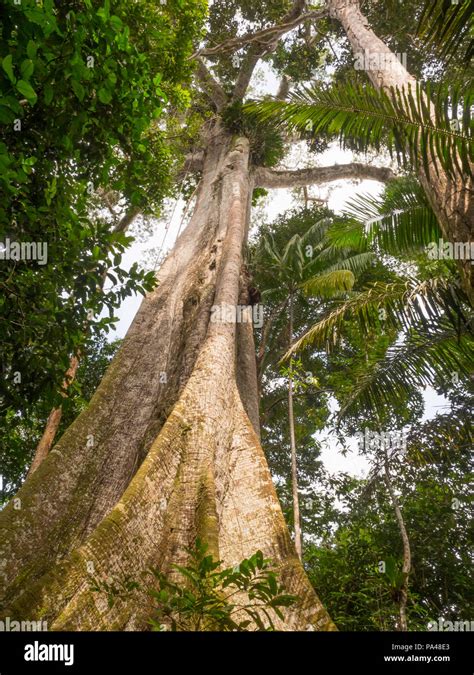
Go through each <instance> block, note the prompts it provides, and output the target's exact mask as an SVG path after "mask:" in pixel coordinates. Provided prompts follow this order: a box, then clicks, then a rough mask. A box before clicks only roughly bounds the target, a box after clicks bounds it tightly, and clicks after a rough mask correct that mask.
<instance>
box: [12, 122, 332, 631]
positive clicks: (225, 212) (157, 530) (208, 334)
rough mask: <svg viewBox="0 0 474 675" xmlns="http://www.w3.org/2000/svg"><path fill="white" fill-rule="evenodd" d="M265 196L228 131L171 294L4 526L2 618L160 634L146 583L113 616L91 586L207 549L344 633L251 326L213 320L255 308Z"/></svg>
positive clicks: (164, 287)
mask: <svg viewBox="0 0 474 675" xmlns="http://www.w3.org/2000/svg"><path fill="white" fill-rule="evenodd" d="M251 186H252V182H251V173H250V170H249V144H248V141H247V139H245V138H239V139H232V138H231V137H230V136H229V135H228V134H227V133H226V132H224V131H222V130H221V128H220V127H219V125H218V124H217V123H216V124H215V125H214V126H212V127H211V128H210V129H209V131H208V143H207V148H206V151H205V157H204V163H203V174H202V179H201V183H200V186H199V190H198V194H197V200H196V206H195V210H194V213H193V216H192V218H191V220H190V223H189V225H188V227H187V228H186V230H185V231H184V232H183V234H182V235H181V236H180V238H179V239H178V241H177V243H176V246H175V249H174V250H173V252H172V253H171V254H170V255H169V256H168V257H167V259H166V261H165V263H164V265H163V267H162V268H161V270H160V272H159V275H158V281H159V285H158V287H157V288H156V289H155V290H154V291H153V292H152V293H151V294H149V295H148V296H147V298H146V299H145V300H144V301H143V303H142V306H141V308H140V310H139V312H138V314H137V316H136V318H135V320H134V322H133V324H132V326H131V328H130V330H129V332H128V334H127V337H126V338H125V340H124V342H123V345H122V347H121V348H120V350H119V352H118V354H117V355H116V356H115V358H114V360H113V362H112V364H111V366H110V367H109V369H108V371H107V373H106V375H105V377H104V379H103V381H102V383H101V385H100V386H99V388H98V390H97V391H96V393H95V395H94V397H93V398H92V400H91V402H90V405H89V407H88V409H87V410H86V411H84V412H83V413H82V414H81V415H80V416H79V418H78V419H77V420H76V421H75V422H74V424H73V425H72V426H71V427H70V428H69V429H68V430H67V431H66V433H65V434H64V435H63V437H62V438H61V439H60V441H59V443H58V444H57V445H56V446H55V448H53V450H52V451H51V452H50V454H49V456H48V457H47V458H46V459H45V460H44V462H42V464H41V465H40V467H39V468H38V470H37V471H35V472H34V474H33V475H32V476H31V477H30V478H28V479H27V480H26V482H25V484H24V485H23V486H22V488H21V490H20V491H19V493H18V495H17V501H16V502H15V501H14V500H13V501H12V502H11V503H10V504H9V505H8V506H7V507H6V508H5V509H4V510H3V511H2V512H1V513H0V541H1V542H2V543H1V549H0V575H1V577H0V598H1V603H2V604H1V607H2V610H1V614H2V615H9V616H12V617H13V616H18V617H23V618H25V617H28V618H29V619H33V618H34V617H36V616H38V617H39V616H41V618H42V619H43V620H47V621H48V622H49V625H50V628H53V629H57V630H66V629H70V630H112V629H115V630H125V629H127V630H140V629H146V628H147V626H148V623H147V622H148V619H149V618H150V615H151V613H152V610H153V607H152V601H151V599H150V596H149V594H148V592H147V591H148V590H149V588H150V583H151V582H150V581H149V580H148V579H147V578H146V577H145V580H141V579H140V581H141V582H142V586H141V590H140V591H137V592H136V593H134V594H131V595H130V597H127V598H126V599H120V600H118V601H117V602H116V603H115V605H114V606H113V607H112V608H110V607H108V605H107V600H106V598H105V597H103V596H101V595H100V594H97V593H93V592H91V590H90V585H91V575H92V576H94V577H95V578H102V579H103V578H110V577H111V578H113V579H114V580H119V581H120V579H123V578H124V577H126V576H131V577H133V578H135V579H136V578H137V575H140V573H141V572H144V571H145V570H146V569H148V568H150V567H158V568H159V569H161V570H162V571H163V572H165V573H167V572H168V571H169V569H170V566H171V564H172V563H183V562H185V560H186V555H187V554H186V553H185V547H187V546H190V545H192V544H193V543H194V541H195V539H196V537H197V536H199V537H200V538H201V539H203V540H204V541H206V542H207V543H208V544H209V545H210V549H211V551H212V552H213V553H214V554H215V555H218V556H219V558H220V559H221V560H223V562H224V564H225V565H226V566H232V565H235V564H237V563H238V562H239V561H240V560H241V559H242V558H243V557H245V556H248V555H251V554H253V553H255V551H256V550H257V549H261V550H262V551H263V553H264V554H265V556H267V557H269V558H272V559H273V560H274V561H275V564H276V565H277V567H278V569H279V571H280V573H281V579H282V581H283V583H284V584H285V586H286V588H287V589H288V591H289V592H290V593H294V594H295V595H297V596H298V597H299V601H298V603H297V605H296V606H295V607H294V608H291V609H289V610H288V617H287V621H286V622H285V623H284V624H281V625H280V627H281V628H282V629H283V630H306V629H307V628H308V627H309V626H312V627H313V628H315V629H316V630H335V626H334V624H333V623H332V621H331V619H330V618H329V616H328V614H327V612H326V611H325V609H324V608H323V606H322V605H321V602H320V601H319V599H318V598H317V596H316V595H315V593H314V590H313V589H312V587H311V585H310V583H309V580H308V579H307V577H306V575H305V573H304V570H303V568H302V566H301V564H300V562H299V560H298V557H297V555H296V552H295V549H294V546H293V544H292V542H291V539H290V537H289V533H288V530H287V527H286V525H285V522H284V518H283V514H282V512H281V509H280V506H279V503H278V499H277V497H276V493H275V489H274V487H273V483H272V480H271V476H270V473H269V469H268V466H267V463H266V460H265V457H264V454H263V451H262V448H261V446H260V443H259V440H258V435H257V433H256V430H258V420H256V419H255V409H256V408H255V406H256V369H255V363H253V367H252V363H251V361H247V363H244V364H243V366H242V363H243V360H242V354H243V353H247V354H248V349H249V347H248V341H249V339H250V332H249V328H250V325H249V324H246V323H238V324H236V322H235V321H230V322H227V321H224V320H216V313H215V311H213V308H216V307H222V308H227V309H229V308H230V309H232V308H234V309H235V306H236V305H237V304H238V302H239V293H241V292H242V268H243V259H242V250H243V246H244V242H245V238H246V235H247V230H248V217H249V216H248V214H249V204H250V199H251ZM246 311H248V310H246ZM217 316H218V315H217ZM252 337H253V336H252ZM237 359H239V361H238V362H236V361H237ZM254 361H255V359H254ZM237 373H238V376H237ZM252 410H253V411H254V412H252ZM252 417H253V418H254V419H252V421H251V418H252ZM18 500H19V501H18Z"/></svg>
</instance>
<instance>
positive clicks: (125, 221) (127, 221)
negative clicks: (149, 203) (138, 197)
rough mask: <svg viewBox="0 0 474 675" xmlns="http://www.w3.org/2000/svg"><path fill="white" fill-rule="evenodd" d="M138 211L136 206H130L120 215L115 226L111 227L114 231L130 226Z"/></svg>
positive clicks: (123, 229)
mask: <svg viewBox="0 0 474 675" xmlns="http://www.w3.org/2000/svg"><path fill="white" fill-rule="evenodd" d="M139 213H140V209H139V208H138V206H131V207H130V208H129V209H128V211H126V213H125V214H124V215H123V216H122V217H121V219H120V220H119V221H118V223H117V224H116V226H115V227H114V228H113V231H114V232H125V230H127V229H128V227H130V225H131V224H132V223H133V221H134V220H135V218H136V217H137V216H138V214H139Z"/></svg>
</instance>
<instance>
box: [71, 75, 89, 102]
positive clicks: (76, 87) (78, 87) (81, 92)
mask: <svg viewBox="0 0 474 675" xmlns="http://www.w3.org/2000/svg"><path fill="white" fill-rule="evenodd" d="M71 87H72V90H73V92H74V93H75V94H76V96H77V98H78V99H79V100H80V101H81V103H82V101H83V100H84V96H85V94H86V91H85V89H84V87H83V86H82V84H81V83H80V82H78V81H77V80H71Z"/></svg>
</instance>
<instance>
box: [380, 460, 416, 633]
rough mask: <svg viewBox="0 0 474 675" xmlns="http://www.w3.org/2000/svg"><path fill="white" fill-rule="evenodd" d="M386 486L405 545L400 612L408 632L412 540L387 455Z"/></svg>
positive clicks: (401, 619) (405, 629)
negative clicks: (394, 485) (394, 486)
mask: <svg viewBox="0 0 474 675" xmlns="http://www.w3.org/2000/svg"><path fill="white" fill-rule="evenodd" d="M384 466H385V475H384V478H385V485H386V486H387V491H388V494H389V495H390V500H391V502H392V506H393V508H394V511H395V516H396V518H397V523H398V527H399V530H400V536H401V538H402V544H403V563H402V574H403V583H402V586H401V588H400V600H399V611H400V630H401V631H407V630H408V623H407V602H408V581H409V577H410V572H411V549H410V540H409V538H408V532H407V529H406V527H405V521H404V519H403V514H402V512H401V509H400V505H399V503H398V499H397V496H396V494H395V490H394V489H393V485H392V479H391V478H390V467H389V463H388V457H387V454H385V463H384Z"/></svg>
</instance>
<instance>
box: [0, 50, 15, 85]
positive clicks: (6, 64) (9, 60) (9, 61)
mask: <svg viewBox="0 0 474 675" xmlns="http://www.w3.org/2000/svg"><path fill="white" fill-rule="evenodd" d="M2 68H3V70H4V71H5V72H6V74H7V75H8V77H9V79H10V82H12V83H13V84H15V82H16V77H15V75H14V74H13V57H12V55H11V54H8V56H5V58H4V59H3V61H2Z"/></svg>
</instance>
